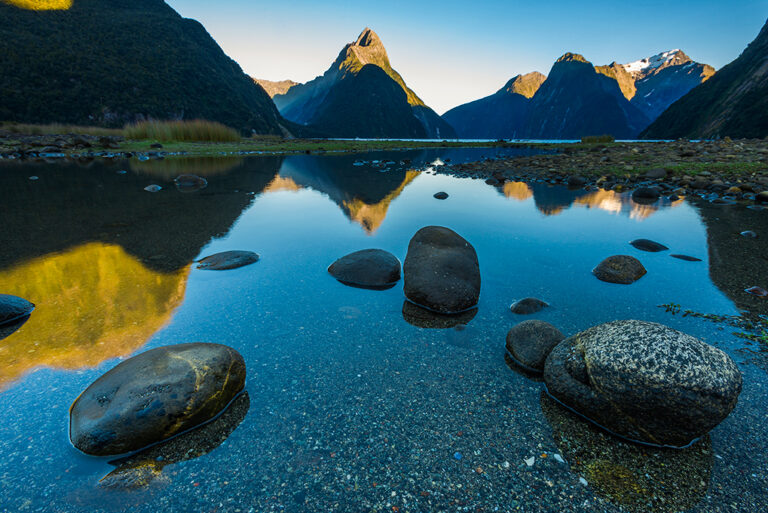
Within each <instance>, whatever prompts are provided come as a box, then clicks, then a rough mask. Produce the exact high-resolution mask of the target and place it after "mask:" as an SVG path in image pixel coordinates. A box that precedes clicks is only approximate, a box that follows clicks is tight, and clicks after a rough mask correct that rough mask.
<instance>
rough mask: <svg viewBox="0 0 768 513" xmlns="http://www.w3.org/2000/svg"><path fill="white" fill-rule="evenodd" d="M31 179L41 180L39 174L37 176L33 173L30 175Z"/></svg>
mask: <svg viewBox="0 0 768 513" xmlns="http://www.w3.org/2000/svg"><path fill="white" fill-rule="evenodd" d="M29 179H30V180H32V181H33V182H34V181H35V180H39V179H40V177H38V176H35V175H32V176H30V177H29Z"/></svg>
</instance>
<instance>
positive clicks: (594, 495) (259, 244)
mask: <svg viewBox="0 0 768 513" xmlns="http://www.w3.org/2000/svg"><path fill="white" fill-rule="evenodd" d="M511 151H512V150H501V149H464V150H429V151H408V152H400V153H370V154H365V155H336V156H304V155H302V156H290V157H259V158H248V159H238V158H221V159H190V160H186V161H183V160H170V159H169V160H162V161H148V162H135V161H130V162H129V161H116V162H111V163H110V162H106V163H105V162H93V163H90V164H88V165H82V164H80V165H76V164H72V163H69V164H65V163H60V164H33V163H5V164H3V165H2V166H0V199H2V202H0V209H1V212H2V224H1V225H0V293H8V294H16V295H20V296H23V297H25V298H27V299H29V300H31V301H33V302H34V303H36V304H37V310H36V311H35V312H34V314H33V315H32V317H31V318H30V320H29V321H28V322H27V323H26V324H24V325H23V326H22V327H21V328H20V329H19V330H18V331H17V332H15V333H14V334H12V335H11V336H9V337H8V338H6V339H4V340H2V341H0V511H121V510H124V509H130V510H131V511H242V512H248V511H254V512H260V511H354V512H357V511H401V512H405V511H543V512H560V511H585V512H586V511H622V510H630V511H700V512H711V511H765V510H768V492H766V489H768V456H766V455H768V451H767V450H766V449H768V447H766V446H767V445H768V422H766V420H768V410H767V409H766V386H768V379H767V378H768V377H767V376H766V369H768V364H767V362H768V360H766V353H765V348H764V347H762V346H760V345H759V344H756V343H755V344H753V343H750V342H748V341H745V340H744V339H741V338H738V337H735V336H733V335H732V332H734V331H737V330H736V329H735V328H732V327H729V326H725V325H722V324H715V323H712V322H709V321H707V320H704V319H700V318H696V317H692V316H686V317H683V316H682V315H680V314H678V315H672V314H671V313H668V312H666V311H665V309H664V308H659V306H658V305H661V304H668V303H674V304H679V305H681V307H682V308H683V309H691V310H694V311H697V312H704V313H714V314H719V315H734V314H738V313H739V308H751V309H753V311H755V310H759V309H760V308H761V307H762V304H763V303H760V302H757V301H758V300H756V299H754V298H752V297H747V296H745V295H744V294H743V290H744V289H745V288H747V287H749V286H751V285H760V286H763V287H766V285H768V283H765V281H764V280H765V278H766V275H765V271H764V270H763V269H764V268H765V266H763V267H762V268H761V267H760V265H759V264H760V262H762V261H764V260H765V257H764V256H763V255H765V254H768V253H767V252H766V251H765V242H764V240H765V239H766V238H768V229H766V228H768V222H767V221H766V215H768V213H766V212H764V211H763V212H755V211H751V210H747V209H744V208H742V207H736V206H717V207H715V206H712V205H709V204H706V203H700V202H695V203H692V202H687V201H679V202H676V203H674V204H671V205H670V204H662V205H657V206H653V207H649V206H642V205H638V204H635V203H633V202H632V201H631V200H630V199H629V197H628V196H627V195H618V194H615V193H613V192H606V191H596V192H586V191H569V190H567V189H565V188H560V187H551V186H549V185H547V184H544V183H536V184H533V185H532V186H527V185H525V184H520V183H508V184H505V185H504V186H503V187H492V186H489V185H487V184H485V183H484V181H482V180H472V179H459V178H454V177H448V176H440V175H434V174H432V173H430V172H419V171H417V169H422V168H423V167H424V166H425V165H426V164H428V163H431V162H433V161H434V160H435V159H437V158H440V159H442V160H446V159H450V160H451V161H452V162H461V161H468V160H477V159H478V158H480V157H481V156H488V157H492V156H495V155H497V154H504V152H511ZM360 159H364V160H366V161H368V163H366V164H365V165H354V163H355V161H356V160H360ZM390 159H391V160H393V161H395V162H396V164H393V165H389V166H387V169H381V168H379V167H377V166H376V165H373V164H371V163H370V161H372V160H380V161H388V160H390ZM404 159H409V160H411V161H412V164H410V165H405V164H400V161H402V160H404ZM118 171H127V172H126V173H122V174H119V173H118ZM180 173H195V174H198V175H200V176H204V177H206V179H207V180H208V182H209V185H208V187H206V188H205V189H203V190H200V191H197V192H193V193H182V192H180V191H178V190H176V189H175V188H174V185H173V181H172V180H173V178H174V177H175V176H176V175H178V174H180ZM32 176H34V177H37V179H34V180H30V177H32ZM151 184H157V185H160V186H162V187H163V189H162V190H161V191H160V192H157V193H149V192H146V191H144V190H143V189H144V187H146V186H148V185H151ZM438 191H446V192H448V193H449V195H450V197H449V198H448V199H447V200H445V201H438V200H436V199H434V198H432V195H433V194H434V193H435V192H438ZM430 224H439V225H444V226H448V227H450V228H452V229H454V230H455V231H457V232H458V233H459V234H461V235H462V236H464V237H465V238H466V239H467V240H469V241H470V242H471V243H472V244H473V245H474V247H475V248H476V250H477V253H478V256H479V259H480V267H481V272H482V277H483V284H482V292H481V300H480V304H479V311H478V313H477V315H476V317H475V318H474V319H473V320H472V321H471V322H469V324H468V325H467V326H466V328H465V329H458V330H457V329H422V328H418V327H416V326H413V325H411V324H410V323H409V322H408V321H407V320H406V319H404V316H403V300H404V297H403V293H402V287H400V286H396V287H394V288H392V289H390V290H385V291H371V290H363V289H358V288H351V287H347V286H344V285H342V284H341V283H338V282H336V281H335V280H334V279H333V278H331V276H330V275H328V273H327V272H326V268H327V267H328V265H329V264H330V263H331V262H333V261H334V260H335V259H336V258H338V257H341V256H343V255H345V254H347V253H350V252H352V251H355V250H359V249H365V248H370V247H378V248H382V249H386V250H388V251H391V252H392V253H394V254H395V255H397V256H398V257H399V258H400V259H401V260H403V259H404V258H405V253H406V249H407V246H408V241H409V239H410V237H411V236H412V235H413V234H414V233H415V232H416V231H417V230H418V229H419V228H421V227H423V226H426V225H430ZM743 230H754V231H756V232H757V233H758V234H759V235H760V237H758V239H745V238H742V237H739V236H738V233H739V232H740V231H743ZM636 238H649V239H653V240H656V241H659V242H661V243H663V244H665V245H667V246H669V247H670V248H671V251H669V252H663V253H655V254H652V253H643V252H641V251H639V250H636V249H635V248H633V247H632V246H630V245H629V244H628V242H629V241H630V240H633V239H636ZM226 250H250V251H255V252H257V253H259V254H260V255H261V260H260V261H259V262H258V263H256V264H254V265H251V266H248V267H244V268H241V269H236V270H231V271H226V272H211V271H203V270H198V269H195V268H194V267H193V266H191V265H190V264H191V263H192V262H193V261H194V260H197V259H199V258H202V257H205V256H208V255H210V254H213V253H217V252H220V251H226ZM669 253H683V254H687V255H691V256H695V257H699V258H701V259H703V261H702V262H684V261H681V260H677V259H674V258H671V257H670V256H669ZM613 254H629V255H634V256H637V257H638V258H639V259H640V260H641V261H642V262H643V264H644V265H645V267H646V268H647V269H648V274H647V275H646V276H645V277H644V278H642V279H641V280H640V281H638V282H637V283H635V284H633V285H631V286H621V285H611V284H607V283H603V282H600V281H598V280H597V279H595V278H594V276H592V274H591V272H590V271H591V269H592V268H593V267H594V266H595V265H596V264H597V263H599V262H600V261H601V260H602V259H603V258H605V257H607V256H610V255H613ZM755 259H756V260H755ZM761 259H762V260H761ZM761 280H763V281H761ZM526 296H535V297H539V298H541V299H544V300H545V301H547V302H549V303H550V304H551V305H552V306H551V308H548V309H546V310H544V311H542V312H541V313H540V314H539V315H537V316H531V317H520V316H514V315H513V314H512V313H510V312H509V309H508V307H509V305H510V304H511V303H512V302H513V301H514V300H516V299H520V298H523V297H526ZM532 317H535V318H540V319H543V320H546V321H548V322H551V323H553V324H554V325H556V326H557V327H558V328H559V329H560V330H561V331H563V332H564V333H566V334H572V333H575V332H577V331H580V330H583V329H586V328H588V327H590V326H592V325H594V324H598V323H601V322H606V321H610V320H615V319H626V318H637V319H643V320H649V321H657V322H662V323H665V324H668V325H670V326H672V327H674V328H677V329H680V330H683V331H685V332H688V333H691V334H693V335H695V336H697V337H700V338H702V339H703V340H705V341H707V342H709V343H711V344H714V345H716V346H718V347H720V348H722V349H724V350H725V351H727V352H728V353H729V354H731V356H733V357H734V359H735V360H736V361H737V363H738V364H739V365H740V367H741V369H742V371H743V373H744V391H743V392H742V395H741V397H740V401H739V405H738V407H737V409H736V410H735V411H734V413H733V414H732V415H731V416H730V417H729V418H728V419H727V420H726V421H725V422H724V423H723V424H721V425H720V426H718V427H717V428H716V429H715V430H714V431H713V432H712V433H711V434H710V436H709V437H707V438H706V439H705V440H703V441H702V442H701V443H699V444H697V445H696V446H694V447H692V448H691V449H688V450H685V451H660V450H653V449H649V448H643V447H638V446H635V445H631V444H627V443H624V442H621V441H618V440H616V439H614V438H612V437H611V436H609V435H606V434H604V433H603V432H601V431H599V430H597V429H595V428H594V427H592V426H591V425H589V424H586V423H584V422H582V421H580V420H579V419H577V418H576V417H574V416H573V415H571V414H569V413H568V412H566V411H564V410H563V409H562V408H560V407H559V406H557V405H556V404H554V403H553V402H552V401H551V400H549V399H548V398H547V397H546V396H545V395H544V394H542V391H543V385H542V384H541V383H540V382H539V381H536V380H532V379H529V378H528V377H526V376H524V375H522V374H520V373H518V372H517V371H515V370H513V369H512V368H510V367H509V366H508V365H507V362H506V360H505V350H504V337H505V335H506V332H507V331H508V330H509V328H511V327H512V326H513V325H514V324H515V323H517V322H520V321H521V320H524V319H527V318H532ZM190 341H206V342H218V343H223V344H228V345H231V346H233V347H235V348H236V349H238V350H239V351H240V352H241V353H242V354H243V356H244V357H245V360H246V363H247V366H248V379H247V385H246V391H247V395H244V396H242V397H241V398H239V399H238V401H236V403H235V404H233V405H232V407H230V409H228V410H227V412H226V413H225V414H224V415H223V416H222V417H221V418H220V419H218V420H217V421H216V422H213V423H211V424H209V425H208V426H206V427H205V428H203V429H201V430H197V431H195V432H193V433H191V434H190V435H187V436H184V437H180V438H177V439H175V440H173V441H172V442H170V443H167V444H163V445H161V446H158V447H155V448H153V449H152V450H151V451H150V452H148V453H144V454H139V455H138V456H135V457H134V458H132V459H131V460H128V461H123V462H110V460H109V459H99V458H90V457H86V456H83V455H81V454H79V453H78V452H77V451H76V450H75V449H73V448H72V447H71V446H70V444H69V442H68V437H67V428H68V426H67V422H68V408H69V405H70V404H71V403H72V401H73V400H74V399H75V398H76V397H77V396H78V394H79V393H80V392H81V391H82V390H83V389H84V388H85V387H86V386H87V385H88V384H89V383H91V382H92V381H93V380H94V379H96V378H97V377H98V376H100V375H101V374H102V373H103V372H105V371H106V370H108V369H110V368H112V367H113V366H114V365H115V364H116V363H117V362H118V361H119V359H121V358H126V357H129V356H131V355H132V354H135V353H137V352H139V351H142V350H144V349H148V348H152V347H158V346H162V345H167V344H174V343H180V342H190ZM530 458H534V459H533V464H532V465H530V466H529V465H528V463H526V460H528V461H529V462H530V461H531V460H530ZM561 460H562V461H561ZM115 469H117V472H118V474H119V473H121V472H122V473H123V474H119V475H127V476H134V477H135V476H137V475H138V476H142V479H141V482H142V484H146V486H142V487H139V488H137V489H131V490H125V489H121V488H119V487H117V488H115V487H112V488H108V487H106V486H105V483H110V482H114V479H113V480H111V481H110V480H109V479H108V480H105V481H104V482H102V484H99V481H100V479H101V478H103V477H104V476H106V475H107V474H109V473H110V472H112V471H114V470H115ZM112 476H115V474H112ZM582 479H583V480H582ZM584 482H586V483H587V484H586V485H584Z"/></svg>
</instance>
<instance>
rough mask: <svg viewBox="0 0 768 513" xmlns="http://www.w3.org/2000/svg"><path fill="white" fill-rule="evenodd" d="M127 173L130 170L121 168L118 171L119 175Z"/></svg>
mask: <svg viewBox="0 0 768 513" xmlns="http://www.w3.org/2000/svg"><path fill="white" fill-rule="evenodd" d="M127 173H128V171H126V170H125V169H121V170H119V171H117V174H118V175H124V174H127Z"/></svg>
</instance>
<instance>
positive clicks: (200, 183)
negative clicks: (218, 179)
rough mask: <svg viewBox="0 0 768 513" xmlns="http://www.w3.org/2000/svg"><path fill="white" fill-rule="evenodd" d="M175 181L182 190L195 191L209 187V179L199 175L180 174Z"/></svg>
mask: <svg viewBox="0 0 768 513" xmlns="http://www.w3.org/2000/svg"><path fill="white" fill-rule="evenodd" d="M173 183H175V184H176V188H177V189H178V190H179V191H181V192H195V191H199V190H201V189H205V188H206V187H208V180H206V179H205V178H202V177H199V176H197V175H179V176H177V177H176V178H175V179H174V180H173Z"/></svg>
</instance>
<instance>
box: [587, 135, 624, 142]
mask: <svg viewBox="0 0 768 513" xmlns="http://www.w3.org/2000/svg"><path fill="white" fill-rule="evenodd" d="M615 141H616V139H615V138H614V137H613V136H612V135H586V136H584V137H582V138H581V142H582V143H584V144H597V143H612V142H615Z"/></svg>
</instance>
